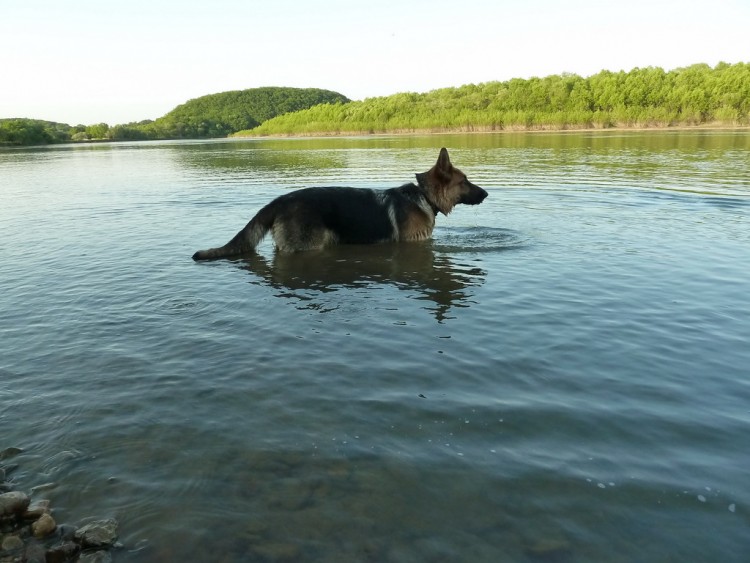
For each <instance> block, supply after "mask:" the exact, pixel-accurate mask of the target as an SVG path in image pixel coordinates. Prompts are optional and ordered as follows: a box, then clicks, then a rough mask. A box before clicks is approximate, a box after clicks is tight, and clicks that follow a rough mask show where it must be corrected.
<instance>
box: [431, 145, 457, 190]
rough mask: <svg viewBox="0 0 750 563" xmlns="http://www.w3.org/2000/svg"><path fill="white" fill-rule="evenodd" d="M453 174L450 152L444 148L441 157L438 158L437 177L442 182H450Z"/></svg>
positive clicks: (436, 165)
mask: <svg viewBox="0 0 750 563" xmlns="http://www.w3.org/2000/svg"><path fill="white" fill-rule="evenodd" d="M452 173H453V165H452V164H451V159H450V157H449V156H448V150H447V149H446V148H445V147H443V148H442V149H440V156H438V159H437V163H436V164H435V175H436V176H437V177H438V179H439V180H440V181H441V182H446V183H447V182H449V181H450V177H451V174H452Z"/></svg>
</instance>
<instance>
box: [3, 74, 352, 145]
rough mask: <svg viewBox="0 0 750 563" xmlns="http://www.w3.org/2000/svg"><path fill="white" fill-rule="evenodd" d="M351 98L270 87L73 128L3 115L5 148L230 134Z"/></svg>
mask: <svg viewBox="0 0 750 563" xmlns="http://www.w3.org/2000/svg"><path fill="white" fill-rule="evenodd" d="M348 101H349V99H348V98H346V97H345V96H342V95H341V94H339V93H337V92H332V91H330V90H321V89H318V88H276V87H265V88H251V89H249V90H237V91H232V92H222V93H219V94H210V95H208V96H202V97H200V98H196V99H194V100H189V101H188V102H186V103H184V104H182V105H180V106H177V107H176V108H175V109H173V110H172V111H170V112H169V113H167V114H166V115H164V116H162V117H160V118H158V119H156V120H155V121H151V120H147V121H140V122H137V123H128V124H125V125H115V126H113V127H110V126H109V125H108V124H106V123H98V124H95V125H76V126H73V127H71V126H70V125H67V124H64V123H55V122H50V121H39V120H34V119H0V146H1V145H42V144H53V143H64V142H71V141H101V140H108V141H136V140H155V139H206V138H215V137H226V136H228V135H230V134H232V133H234V132H236V131H240V130H242V129H248V128H252V127H256V126H257V125H259V124H261V123H263V122H264V121H266V120H268V119H271V118H273V117H275V116H277V115H279V114H281V113H287V112H294V111H298V110H302V109H305V108H309V107H311V106H314V105H317V104H324V103H329V104H330V103H346V102H348Z"/></svg>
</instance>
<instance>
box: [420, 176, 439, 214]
mask: <svg viewBox="0 0 750 563" xmlns="http://www.w3.org/2000/svg"><path fill="white" fill-rule="evenodd" d="M416 176H417V185H418V186H419V189H420V190H422V192H423V193H424V198H425V199H426V200H427V203H429V204H430V208H431V209H432V212H433V213H434V214H435V217H437V214H438V212H439V211H440V210H439V209H438V207H437V205H435V204H434V203H433V202H432V200H431V199H430V198H429V197H427V193H428V191H427V186H425V177H426V176H427V173H426V172H422V173H420V174H417V175H416Z"/></svg>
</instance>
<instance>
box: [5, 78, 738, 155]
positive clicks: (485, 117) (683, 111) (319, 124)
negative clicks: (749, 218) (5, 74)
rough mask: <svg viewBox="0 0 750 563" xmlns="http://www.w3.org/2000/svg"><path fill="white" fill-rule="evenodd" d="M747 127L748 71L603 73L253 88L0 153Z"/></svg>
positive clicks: (39, 130) (29, 130) (17, 139)
mask: <svg viewBox="0 0 750 563" xmlns="http://www.w3.org/2000/svg"><path fill="white" fill-rule="evenodd" d="M706 124H708V125H722V126H738V125H745V126H747V125H750V64H748V63H736V64H728V63H720V64H718V65H717V66H715V67H710V66H709V65H706V64H697V65H692V66H689V67H685V68H678V69H675V70H671V71H665V70H663V69H661V68H658V67H647V68H636V69H633V70H631V71H629V72H624V71H620V72H610V71H606V70H605V71H602V72H599V73H598V74H595V75H593V76H589V77H587V78H584V77H581V76H578V75H576V74H559V75H552V76H547V77H544V78H529V79H521V78H514V79H512V80H508V81H506V82H487V83H483V84H468V85H465V86H460V87H455V88H442V89H439V90H433V91H431V92H427V93H400V94H394V95H392V96H385V97H379V98H368V99H365V100H363V101H354V102H353V101H350V100H349V99H348V98H346V97H345V96H343V95H341V94H339V93H337V92H332V91H330V90H320V89H317V88H274V87H267V88H252V89H249V90H238V91H232V92H223V93H220V94H211V95H208V96H202V97H200V98H196V99H194V100H190V101H188V102H186V103H184V104H182V105H180V106H178V107H176V108H175V109H173V110H172V111H170V112H169V113H167V114H166V115H164V116H162V117H160V118H158V119H156V120H154V121H151V120H147V121H140V122H137V123H128V124H124V125H115V126H113V127H110V126H109V125H108V124H106V123H98V124H94V125H76V126H73V127H71V126H70V125H67V124H63V123H55V122H50V121H39V120H33V119H0V146H3V145H5V146H8V145H40V144H52V143H61V142H71V141H101V140H106V141H130V140H152V139H154V140H155V139H204V138H215V137H227V136H231V135H237V136H262V135H316V134H324V135H325V134H342V133H352V134H363V133H364V134H367V133H394V132H415V131H440V132H442V131H500V130H544V129H554V130H561V129H587V128H601V129H605V128H611V127H631V128H632V127H671V126H694V125H706Z"/></svg>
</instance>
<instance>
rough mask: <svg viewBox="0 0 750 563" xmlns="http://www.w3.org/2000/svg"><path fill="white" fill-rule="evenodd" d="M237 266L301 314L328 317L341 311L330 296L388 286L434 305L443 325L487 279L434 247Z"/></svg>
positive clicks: (358, 248)
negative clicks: (326, 314)
mask: <svg viewBox="0 0 750 563" xmlns="http://www.w3.org/2000/svg"><path fill="white" fill-rule="evenodd" d="M238 264H239V265H240V267H242V268H244V269H246V270H248V271H249V272H251V273H252V274H253V275H254V276H256V279H257V280H258V281H259V282H260V283H263V284H267V285H269V286H271V287H274V288H276V289H280V290H282V292H281V293H279V294H277V296H278V297H285V298H289V299H292V300H293V302H294V305H295V307H297V308H298V309H312V310H317V311H320V312H328V311H331V310H332V309H335V308H336V298H335V297H332V296H331V295H329V294H330V293H331V292H335V291H337V290H339V289H343V288H368V289H372V288H373V287H375V286H377V285H378V284H384V283H385V284H392V285H393V286H396V287H397V288H399V289H402V290H405V291H411V292H414V295H413V297H414V298H416V299H424V300H426V301H429V302H430V304H429V305H427V306H425V309H428V310H430V311H432V313H433V314H434V316H435V318H436V319H437V321H438V322H443V321H444V320H445V319H446V318H448V314H449V311H450V309H451V308H452V307H468V306H469V305H470V304H471V302H472V301H471V298H472V288H473V287H476V286H479V285H481V284H483V283H484V281H485V279H486V276H487V272H486V271H485V270H483V269H482V268H480V267H478V266H476V265H473V264H471V263H466V261H457V260H456V259H454V258H451V257H450V256H448V255H445V254H442V253H436V252H435V251H434V250H433V248H432V245H431V243H430V242H416V243H407V244H377V245H367V246H365V245H341V246H334V247H331V248H328V249H325V250H322V251H319V252H303V253H296V254H288V253H282V252H274V254H273V257H272V258H271V259H270V260H269V259H266V258H265V257H264V256H262V255H260V254H256V255H253V256H251V257H248V258H245V259H243V260H242V261H240V262H238ZM348 298H350V296H349V297H348Z"/></svg>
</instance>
